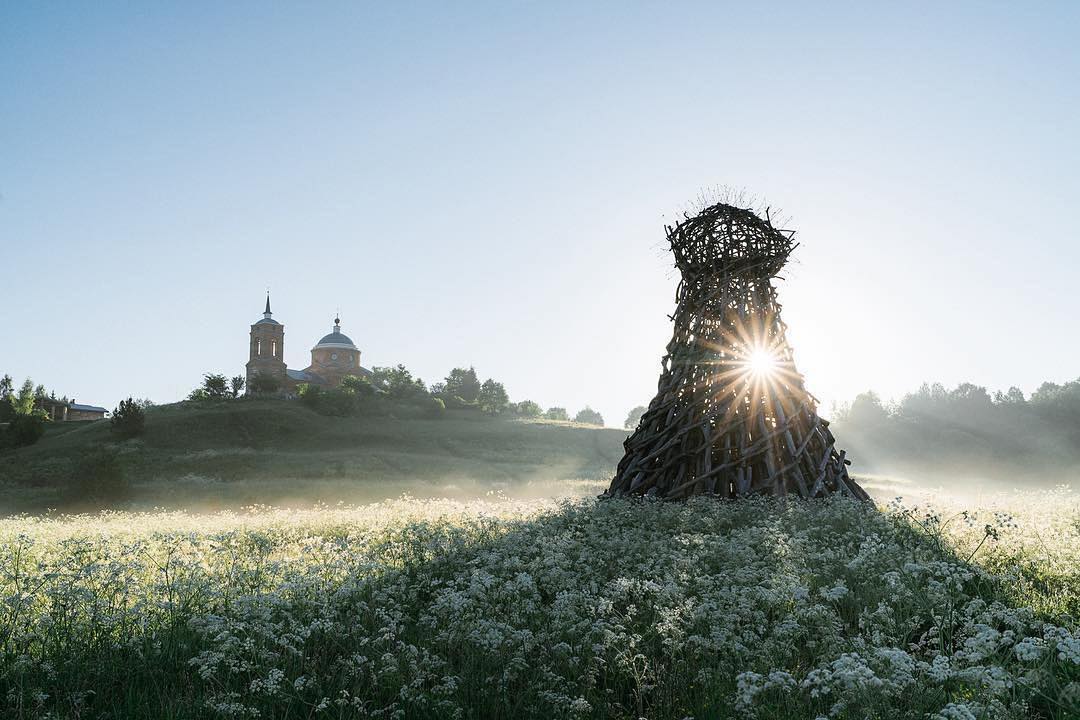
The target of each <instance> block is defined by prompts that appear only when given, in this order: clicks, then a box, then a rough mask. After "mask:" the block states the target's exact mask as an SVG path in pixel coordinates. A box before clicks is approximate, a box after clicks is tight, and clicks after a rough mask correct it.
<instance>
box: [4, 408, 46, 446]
mask: <svg viewBox="0 0 1080 720" xmlns="http://www.w3.org/2000/svg"><path fill="white" fill-rule="evenodd" d="M44 434H45V420H44V418H42V417H41V415H38V414H37V413H30V414H27V415H16V416H15V419H14V420H12V421H11V424H10V425H8V429H7V440H8V443H9V444H11V445H12V446H14V447H25V446H27V445H33V444H34V443H36V442H37V441H38V440H40V439H41V436H42V435H44Z"/></svg>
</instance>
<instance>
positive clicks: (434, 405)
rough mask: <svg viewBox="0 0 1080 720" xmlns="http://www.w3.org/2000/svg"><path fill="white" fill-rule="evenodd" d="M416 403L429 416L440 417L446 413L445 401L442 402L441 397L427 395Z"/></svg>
mask: <svg viewBox="0 0 1080 720" xmlns="http://www.w3.org/2000/svg"><path fill="white" fill-rule="evenodd" d="M417 404H418V405H420V406H421V407H423V409H424V410H425V411H426V412H427V414H428V416H430V417H442V416H443V415H445V414H446V403H445V402H443V399H442V398H437V397H429V398H427V399H426V400H424V401H422V402H418V403H417Z"/></svg>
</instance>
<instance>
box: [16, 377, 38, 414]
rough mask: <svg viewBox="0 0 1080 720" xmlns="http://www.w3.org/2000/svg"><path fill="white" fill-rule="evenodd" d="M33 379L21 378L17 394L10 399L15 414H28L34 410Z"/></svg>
mask: <svg viewBox="0 0 1080 720" xmlns="http://www.w3.org/2000/svg"><path fill="white" fill-rule="evenodd" d="M35 399H36V398H35V397H34V381H33V380H31V379H30V378H26V380H23V384H22V387H20V388H19V394H18V395H15V396H14V397H13V400H12V403H11V404H12V407H14V408H15V414H16V415H30V414H31V413H33V412H34V400H35Z"/></svg>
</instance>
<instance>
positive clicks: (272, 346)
mask: <svg viewBox="0 0 1080 720" xmlns="http://www.w3.org/2000/svg"><path fill="white" fill-rule="evenodd" d="M270 357H277V340H271V341H270Z"/></svg>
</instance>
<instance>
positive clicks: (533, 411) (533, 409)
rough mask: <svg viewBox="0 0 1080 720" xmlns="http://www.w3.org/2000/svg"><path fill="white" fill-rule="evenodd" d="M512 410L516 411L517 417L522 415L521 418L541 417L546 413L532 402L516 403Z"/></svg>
mask: <svg viewBox="0 0 1080 720" xmlns="http://www.w3.org/2000/svg"><path fill="white" fill-rule="evenodd" d="M512 410H513V411H514V414H515V415H520V416H521V417H527V418H537V417H540V416H541V415H542V414H543V412H544V411H543V410H541V409H540V406H539V405H537V404H536V403H534V402H533V401H532V400H522V401H521V402H519V403H515V404H514V405H513V406H512Z"/></svg>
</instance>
